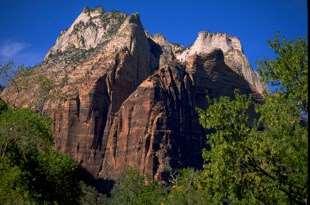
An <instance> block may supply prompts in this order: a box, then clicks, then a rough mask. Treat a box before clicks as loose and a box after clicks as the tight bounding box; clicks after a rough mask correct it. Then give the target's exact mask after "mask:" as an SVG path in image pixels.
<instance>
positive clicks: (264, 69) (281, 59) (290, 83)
mask: <svg viewBox="0 0 310 205" xmlns="http://www.w3.org/2000/svg"><path fill="white" fill-rule="evenodd" d="M269 45H270V47H271V48H272V49H273V50H274V51H275V54H276V55H277V58H276V59H274V60H265V61H262V62H260V64H259V68H258V71H259V74H260V76H261V77H262V78H263V80H264V81H265V82H266V83H268V84H270V85H272V86H277V87H278V88H280V92H281V93H282V94H283V95H285V96H286V97H289V98H292V99H294V100H296V101H297V102H298V105H299V106H300V107H301V109H303V110H307V105H308V95H307V93H308V80H307V79H308V42H307V41H306V40H304V39H297V40H294V41H287V40H285V39H283V38H281V37H279V36H276V37H275V38H274V39H273V40H272V41H270V42H269Z"/></svg>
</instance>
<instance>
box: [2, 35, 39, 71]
mask: <svg viewBox="0 0 310 205" xmlns="http://www.w3.org/2000/svg"><path fill="white" fill-rule="evenodd" d="M42 56H43V54H41V53H38V52H34V51H33V49H32V48H31V44H29V43H26V42H21V41H14V40H5V41H2V42H0V64H3V63H7V62H14V64H16V65H21V64H22V65H27V66H32V65H35V64H37V63H39V62H40V61H42Z"/></svg>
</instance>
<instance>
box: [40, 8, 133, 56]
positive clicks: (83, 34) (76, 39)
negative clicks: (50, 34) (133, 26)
mask: <svg viewBox="0 0 310 205" xmlns="http://www.w3.org/2000/svg"><path fill="white" fill-rule="evenodd" d="M126 17H127V14H125V13H121V12H104V11H103V9H102V8H101V7H96V8H87V7H86V8H84V9H83V10H82V12H81V13H80V14H79V16H78V17H77V18H76V19H75V20H74V22H73V23H72V25H71V26H70V27H69V28H68V29H67V30H65V31H62V32H61V34H60V36H59V37H58V38H57V40H56V42H55V44H54V45H53V46H52V47H51V48H50V50H49V51H48V53H47V54H46V56H45V60H46V59H47V58H48V57H50V56H53V55H57V54H60V53H63V52H65V51H68V50H72V49H84V50H89V49H91V48H95V47H96V46H97V45H99V44H102V43H104V42H106V41H108V40H109V39H111V38H112V36H113V35H114V34H115V33H116V32H117V30H118V29H119V27H120V26H121V25H122V24H123V22H124V21H125V19H126ZM133 18H134V17H133Z"/></svg>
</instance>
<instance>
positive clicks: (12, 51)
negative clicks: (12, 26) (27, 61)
mask: <svg viewBox="0 0 310 205" xmlns="http://www.w3.org/2000/svg"><path fill="white" fill-rule="evenodd" d="M29 46H30V44H28V43H24V42H17V41H11V40H8V41H5V42H3V43H1V44H0V58H4V59H12V58H14V57H16V55H18V54H19V53H20V52H22V51H23V50H24V49H25V48H27V47H29Z"/></svg>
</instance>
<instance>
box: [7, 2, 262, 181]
mask: <svg viewBox="0 0 310 205" xmlns="http://www.w3.org/2000/svg"><path fill="white" fill-rule="evenodd" d="M14 82H15V83H11V84H10V85H9V86H7V87H6V88H5V89H4V91H3V92H2V93H1V98H2V99H4V100H5V101H6V102H8V103H9V104H11V105H13V106H17V107H29V108H31V109H33V110H35V111H38V112H43V113H46V114H48V115H49V116H50V117H51V119H52V121H53V135H54V139H55V146H56V148H57V149H58V150H60V151H62V152H64V153H68V154H69V155H71V156H72V157H73V158H74V159H75V160H76V161H77V162H78V163H79V164H80V165H81V166H82V167H84V168H85V169H86V170H87V171H88V172H89V173H90V174H91V175H92V176H93V177H95V178H103V179H117V178H118V177H119V176H120V174H121V173H122V171H123V170H124V169H125V168H126V167H128V166H132V167H134V168H136V169H137V170H139V171H140V172H141V173H143V174H147V175H149V176H152V177H153V178H154V179H156V180H163V181H164V180H166V179H167V176H168V174H169V173H170V171H172V170H176V169H178V168H182V167H197V168H199V167H201V165H202V159H201V150H202V147H203V146H204V145H205V140H204V139H205V133H204V131H203V129H202V128H201V127H200V125H199V123H198V118H197V113H196V107H201V108H206V107H207V105H208V102H207V99H206V96H209V97H210V98H218V97H220V96H233V95H234V90H235V89H238V90H240V92H241V93H244V94H249V95H252V96H254V97H255V99H256V100H258V101H259V100H261V99H262V97H263V93H264V85H263V84H262V83H261V81H260V79H259V76H258V75H257V74H256V73H255V72H254V71H253V70H252V69H251V67H250V65H249V63H248V61H247V59H246V56H245V55H244V53H243V51H242V46H241V43H240V41H239V39H238V38H236V37H233V36H230V35H228V34H225V33H210V32H200V33H199V34H198V37H197V39H196V40H195V42H194V43H193V45H192V46H191V47H189V48H185V47H182V46H180V45H178V44H174V43H171V42H169V41H168V40H167V39H165V38H164V37H163V36H162V35H159V34H156V35H151V34H149V33H147V32H145V30H144V28H143V26H142V23H141V21H140V18H139V15H138V14H125V13H121V12H106V11H103V10H102V9H100V8H95V9H88V8H87V9H84V10H83V11H82V12H81V14H80V15H79V16H78V17H77V18H76V19H75V21H74V22H73V24H72V25H71V26H70V27H69V28H68V29H67V30H65V31H63V32H61V34H60V36H59V37H58V38H57V40H56V42H55V44H54V45H53V46H52V47H51V48H50V50H49V51H48V53H47V54H46V56H45V59H44V61H43V62H42V63H41V64H39V65H37V66H35V67H34V68H33V69H31V70H29V71H23V72H21V73H20V74H19V75H18V76H17V77H16V78H15V80H14Z"/></svg>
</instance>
